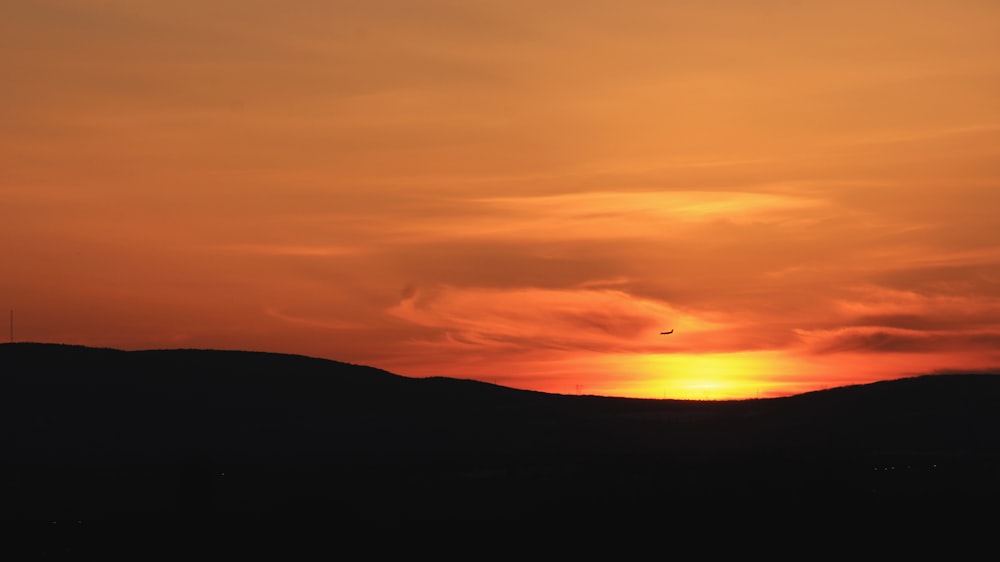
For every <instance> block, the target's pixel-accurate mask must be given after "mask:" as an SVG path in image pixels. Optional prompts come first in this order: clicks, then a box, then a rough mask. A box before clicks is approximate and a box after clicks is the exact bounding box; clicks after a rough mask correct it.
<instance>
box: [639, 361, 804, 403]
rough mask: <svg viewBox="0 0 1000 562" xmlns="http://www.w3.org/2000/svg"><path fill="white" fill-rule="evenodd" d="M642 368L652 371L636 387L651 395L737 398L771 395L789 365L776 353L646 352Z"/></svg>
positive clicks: (691, 397)
mask: <svg viewBox="0 0 1000 562" xmlns="http://www.w3.org/2000/svg"><path fill="white" fill-rule="evenodd" d="M638 363H639V364H638V365H636V367H637V370H638V371H639V372H642V373H645V374H648V375H651V376H650V378H649V381H648V382H646V383H643V384H642V388H637V389H636V391H637V392H639V393H641V394H643V395H645V396H648V397H650V398H675V399H683V400H734V399H744V398H758V397H762V396H768V395H771V394H772V392H773V390H774V389H775V388H776V387H778V386H780V384H779V383H777V382H776V381H774V380H773V378H774V377H775V375H779V374H781V373H782V372H784V371H785V370H787V366H786V368H782V365H781V363H782V361H781V360H780V358H778V357H776V356H775V354H774V353H769V352H741V353H709V354H698V355H693V354H676V355H645V356H642V357H641V358H640V359H638Z"/></svg>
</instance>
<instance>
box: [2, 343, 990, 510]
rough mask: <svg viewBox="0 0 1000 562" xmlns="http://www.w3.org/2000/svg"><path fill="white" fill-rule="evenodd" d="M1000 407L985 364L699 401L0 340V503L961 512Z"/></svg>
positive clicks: (248, 356)
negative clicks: (760, 396) (784, 394)
mask: <svg viewBox="0 0 1000 562" xmlns="http://www.w3.org/2000/svg"><path fill="white" fill-rule="evenodd" d="M998 406H1000V377H995V376H992V375H957V374H956V375H935V376H924V377H917V378H911V379H904V380H897V381H888V382H881V383H875V384H869V385H860V386H852V387H845V388H838V389H832V390H828V391H822V392H814V393H808V394H803V395H799V396H794V397H789V398H779V399H766V400H746V401H732V402H697V401H678V400H638V399H624V398H607V397H593V396H565V395H552V394H545V393H539V392H529V391H521V390H514V389H510V388H504V387H499V386H495V385H491V384H486V383H480V382H474V381H465V380H456V379H446V378H430V379H414V378H407V377H402V376H398V375H394V374H392V373H388V372H385V371H381V370H378V369H374V368H370V367H364V366H358V365H351V364H345V363H339V362H335V361H328V360H321V359H313V358H308V357H302V356H293V355H281V354H271V353H256V352H236V351H210V350H154V351H133V352H125V351H118V350H113V349H95V348H87V347H79V346H67V345H50V344H28V343H21V344H2V345H0V422H2V427H3V428H5V429H4V431H3V432H2V433H0V452H2V460H3V464H2V470H3V474H2V475H0V476H3V478H2V483H0V492H2V493H3V495H4V502H3V504H2V507H0V509H2V510H3V512H2V514H0V515H2V517H3V518H4V519H5V520H6V521H9V522H22V523H23V522H40V521H48V522H49V524H51V522H52V521H57V522H61V523H59V524H63V525H64V526H65V525H70V523H69V522H72V524H73V525H94V524H95V522H105V523H106V522H108V521H131V522H133V523H134V522H136V521H144V520H156V521H168V520H175V519H180V520H183V521H185V522H187V523H190V524H192V525H194V524H204V525H209V522H216V523H215V524H218V521H220V520H226V521H232V520H239V521H248V520H253V521H257V522H258V523H259V522H261V521H267V522H277V521H281V522H282V524H283V525H288V524H290V523H289V522H290V521H291V522H299V523H301V524H305V523H304V522H305V521H312V522H313V523H314V524H315V522H316V521H324V522H327V523H330V524H331V525H332V524H333V523H331V522H335V523H336V528H337V529H344V528H348V527H352V526H358V525H361V526H365V525H379V526H382V527H384V528H393V526H413V525H418V524H422V525H426V524H431V525H452V526H454V525H465V526H482V525H484V524H491V525H495V524H500V523H504V524H511V525H515V524H516V525H524V526H530V524H531V523H532V522H534V523H540V522H545V521H553V520H558V521H561V522H564V523H565V522H566V521H574V522H577V523H579V524H581V525H587V524H590V525H597V526H600V525H608V524H610V523H611V522H618V523H620V522H622V521H632V520H634V521H642V522H644V523H647V524H648V523H650V522H651V520H650V518H649V517H650V516H649V515H648V514H647V513H648V511H649V510H650V509H654V510H655V511H656V513H659V514H660V515H659V516H658V517H666V515H664V513H667V512H669V513H674V514H676V513H681V512H683V513H687V514H694V513H712V514H713V515H712V516H713V517H719V513H720V512H721V513H722V514H723V516H728V517H739V516H742V515H747V514H750V515H748V516H751V517H752V516H753V515H752V513H757V511H758V510H759V509H761V506H767V508H768V509H772V508H773V509H781V510H784V511H785V512H786V513H791V512H816V511H817V510H823V511H826V510H831V509H833V510H835V509H852V510H855V511H856V512H857V515H856V516H857V517H863V516H865V515H864V514H868V515H869V516H870V515H871V513H873V511H872V510H880V511H879V512H880V513H885V512H886V510H888V511H889V512H891V513H894V514H896V515H905V514H907V513H911V512H912V511H913V510H927V509H930V508H932V507H933V508H934V509H937V510H940V509H952V510H959V509H968V508H969V506H974V505H978V504H979V503H981V502H992V501H995V500H996V499H997V498H998V497H1000V480H998V478H997V468H998V466H1000V462H998V461H1000V407H998ZM664 506H670V509H669V510H668V511H667V512H664V510H663V508H664ZM796 510H798V511H796ZM741 514H742V515H741ZM652 521H653V522H657V523H659V522H662V521H661V520H660V519H653V520H652ZM78 522H83V523H78Z"/></svg>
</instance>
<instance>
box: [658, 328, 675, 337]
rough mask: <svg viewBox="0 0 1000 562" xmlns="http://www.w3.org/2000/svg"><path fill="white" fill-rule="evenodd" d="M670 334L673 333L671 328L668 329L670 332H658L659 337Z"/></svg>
mask: <svg viewBox="0 0 1000 562" xmlns="http://www.w3.org/2000/svg"><path fill="white" fill-rule="evenodd" d="M672 333H674V329H673V328H670V331H669V332H660V335H661V336H663V335H666V334H672Z"/></svg>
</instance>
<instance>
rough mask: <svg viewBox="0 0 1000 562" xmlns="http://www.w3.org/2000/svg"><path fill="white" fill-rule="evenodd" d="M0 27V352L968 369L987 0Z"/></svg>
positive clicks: (666, 367)
mask: <svg viewBox="0 0 1000 562" xmlns="http://www.w3.org/2000/svg"><path fill="white" fill-rule="evenodd" d="M0 4H2V5H3V17H2V18H0V52H2V55H0V71H2V77H3V78H2V80H3V82H2V84H3V86H2V87H0V307H2V311H3V313H4V314H3V316H4V317H6V316H7V312H8V310H13V314H14V338H15V339H16V340H19V341H43V342H58V343H73V344H84V345H93V346H107V347H116V348H120V349H150V348H181V347H184V348H190V347H198V348H217V349H243V350H255V351H274V352H283V353H297V354H303V355H309V356H314V357H323V358H328V359H335V360H338V361H346V362H351V363H359V364H364V365H371V366H374V367H379V368H382V369H386V370H389V371H392V372H394V373H397V374H400V375H406V376H415V377H423V376H431V375H445V376H454V377H460V378H471V379H477V380H483V381H488V382H495V383H498V384H501V385H506V386H512V387H515V388H523V389H531V390H541V391H546V392H555V393H563V394H577V393H583V394H602V395H612V396H626V397H652V398H663V397H666V398H698V399H706V398H707V399H727V398H743V397H766V396H779V395H787V394H794V393H798V392H803V391H808V390H814V389H820V388H828V387H834V386H841V385H845V384H855V383H864V382H871V381H875V380H882V379H891V378H898V377H902V376H909V375H914V374H922V373H930V372H936V371H943V370H987V369H997V368H1000V3H998V2H995V1H992V0H941V1H938V0H931V1H923V0H914V1H909V2H899V1H898V0H892V1H886V0H864V1H855V0H837V1H817V2H793V1H790V0H788V1H769V0H755V1H739V0H730V1H721V0H705V1H698V2H687V1H683V2H682V1H669V0H616V1H611V0H531V1H524V0H357V1H346V0H343V1H342V0H282V1H278V0H31V1H29V2H18V1H7V0H0ZM5 320H6V318H5ZM5 324H6V322H5ZM669 329H674V330H675V332H674V333H673V334H670V335H660V332H661V331H664V330H669ZM6 331H7V330H4V331H3V335H4V336H7V334H6ZM8 339H9V338H8V337H4V338H3V340H4V341H7V340H8Z"/></svg>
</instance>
